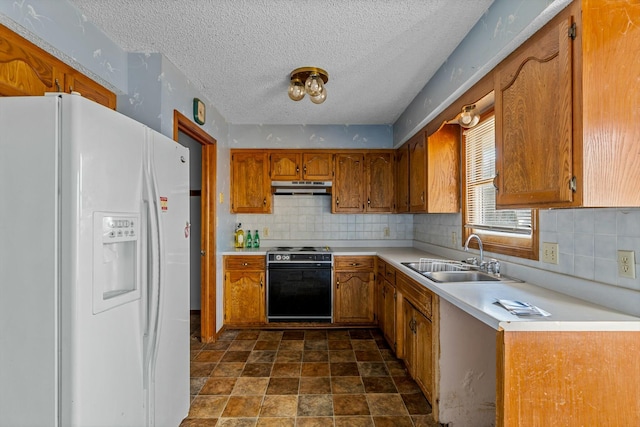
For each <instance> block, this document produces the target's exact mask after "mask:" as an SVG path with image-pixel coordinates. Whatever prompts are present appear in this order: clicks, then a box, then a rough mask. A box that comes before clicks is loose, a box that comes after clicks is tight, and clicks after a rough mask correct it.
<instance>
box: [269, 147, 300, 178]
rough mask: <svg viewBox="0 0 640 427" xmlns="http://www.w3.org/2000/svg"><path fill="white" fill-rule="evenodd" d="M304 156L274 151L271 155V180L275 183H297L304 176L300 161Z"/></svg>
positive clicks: (292, 152) (291, 152)
mask: <svg viewBox="0 0 640 427" xmlns="http://www.w3.org/2000/svg"><path fill="white" fill-rule="evenodd" d="M301 159H302V154H300V153H297V152H294V151H274V152H272V153H271V154H269V161H270V163H271V179H272V180H274V181H296V180H299V179H300V178H301V176H302V174H301V172H302V171H301V169H300V161H301Z"/></svg>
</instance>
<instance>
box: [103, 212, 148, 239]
mask: <svg viewBox="0 0 640 427" xmlns="http://www.w3.org/2000/svg"><path fill="white" fill-rule="evenodd" d="M139 232H140V229H139V226H138V218H137V217H125V216H105V217H103V218H102V241H103V242H104V243H117V242H129V241H131V240H138V234H139Z"/></svg>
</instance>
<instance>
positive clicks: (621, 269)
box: [618, 251, 636, 279]
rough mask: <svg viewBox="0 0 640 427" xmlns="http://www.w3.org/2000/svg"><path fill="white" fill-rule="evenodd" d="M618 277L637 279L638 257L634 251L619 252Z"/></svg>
mask: <svg viewBox="0 0 640 427" xmlns="http://www.w3.org/2000/svg"><path fill="white" fill-rule="evenodd" d="M618 276H620V277H627V278H629V279H635V278H636V256H635V253H634V252H633V251H618Z"/></svg>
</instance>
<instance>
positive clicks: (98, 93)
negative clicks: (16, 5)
mask: <svg viewBox="0 0 640 427" xmlns="http://www.w3.org/2000/svg"><path fill="white" fill-rule="evenodd" d="M72 90H73V91H75V92H78V93H80V94H81V95H82V96H84V97H86V98H89V99H91V100H93V101H96V102H98V103H100V104H102V105H105V106H107V107H109V108H112V109H115V108H116V95H115V94H114V93H113V92H111V91H109V90H107V89H106V88H105V87H103V86H101V85H100V84H98V83H96V82H95V81H93V80H91V79H90V78H88V77H87V76H85V75H84V74H82V73H80V72H78V71H76V70H74V69H73V68H71V67H69V66H68V65H66V64H65V63H63V62H62V61H60V60H58V59H57V58H55V57H54V56H53V55H50V54H49V53H47V52H45V51H44V50H42V49H41V48H39V47H38V46H36V45H34V44H33V43H31V42H29V41H28V40H26V39H24V38H23V37H21V36H19V35H18V34H16V33H14V32H13V31H11V30H9V29H8V28H7V27H4V26H2V25H0V96H42V95H44V94H45V92H67V93H69V92H71V91H72Z"/></svg>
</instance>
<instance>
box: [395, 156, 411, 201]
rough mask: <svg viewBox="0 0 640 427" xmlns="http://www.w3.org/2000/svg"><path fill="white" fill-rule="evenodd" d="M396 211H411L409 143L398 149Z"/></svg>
mask: <svg viewBox="0 0 640 427" xmlns="http://www.w3.org/2000/svg"><path fill="white" fill-rule="evenodd" d="M396 212H397V213H404V212H409V144H404V145H403V146H402V147H400V148H398V150H397V151H396Z"/></svg>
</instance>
